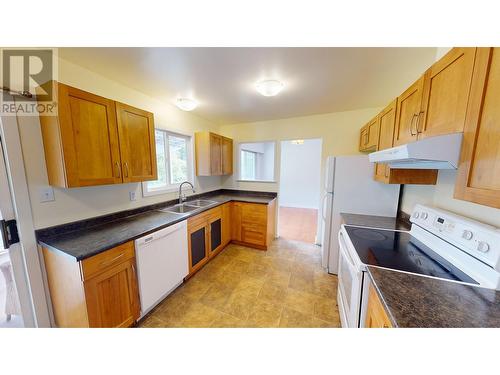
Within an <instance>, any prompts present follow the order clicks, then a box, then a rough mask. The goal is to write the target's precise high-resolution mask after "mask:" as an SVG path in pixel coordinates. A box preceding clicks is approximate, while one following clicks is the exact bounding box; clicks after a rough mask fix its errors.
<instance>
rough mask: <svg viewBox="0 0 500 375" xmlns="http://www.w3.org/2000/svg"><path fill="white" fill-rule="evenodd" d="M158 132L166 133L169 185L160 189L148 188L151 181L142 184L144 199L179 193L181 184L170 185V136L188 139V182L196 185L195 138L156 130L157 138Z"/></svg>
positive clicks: (166, 166) (164, 130)
mask: <svg viewBox="0 0 500 375" xmlns="http://www.w3.org/2000/svg"><path fill="white" fill-rule="evenodd" d="M156 131H161V132H163V133H164V136H165V138H164V141H165V154H166V155H165V164H166V165H165V168H166V171H167V185H165V186H162V187H158V188H150V187H149V186H148V183H149V182H151V181H144V182H143V183H142V195H143V196H144V197H149V196H153V195H160V194H166V193H171V192H174V191H177V190H178V189H179V186H180V183H179V184H171V183H170V176H171V171H170V162H169V158H170V149H169V143H168V142H167V137H168V136H174V137H179V138H184V139H186V144H187V165H188V168H187V174H188V176H187V181H189V182H191V183H192V184H193V185H194V181H193V179H194V178H193V176H194V173H193V136H192V135H190V134H182V133H177V132H173V131H170V130H166V129H160V128H155V137H156Z"/></svg>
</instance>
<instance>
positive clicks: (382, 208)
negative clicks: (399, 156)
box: [321, 155, 400, 275]
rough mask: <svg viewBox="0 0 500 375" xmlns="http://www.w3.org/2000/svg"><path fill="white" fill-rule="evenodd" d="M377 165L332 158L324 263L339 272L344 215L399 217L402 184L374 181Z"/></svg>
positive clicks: (357, 158) (327, 187)
mask: <svg viewBox="0 0 500 375" xmlns="http://www.w3.org/2000/svg"><path fill="white" fill-rule="evenodd" d="M374 169H375V164H373V163H370V162H369V161H368V156H367V155H356V156H329V157H328V159H327V164H326V176H325V182H324V191H323V193H324V196H323V205H322V207H321V211H322V212H321V214H322V241H321V245H322V247H321V249H322V257H323V259H322V264H323V267H324V268H326V269H327V270H328V272H329V273H332V274H335V275H336V274H337V273H338V261H339V243H338V240H337V236H338V232H339V230H340V225H341V218H340V213H341V212H342V213H352V214H363V215H375V216H391V217H395V216H396V214H397V210H398V201H399V189H400V185H389V184H383V183H380V182H377V181H375V180H374V179H373V174H374Z"/></svg>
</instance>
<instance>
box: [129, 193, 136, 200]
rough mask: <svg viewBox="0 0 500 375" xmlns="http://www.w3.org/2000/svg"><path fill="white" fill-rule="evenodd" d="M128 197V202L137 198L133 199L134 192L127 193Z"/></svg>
mask: <svg viewBox="0 0 500 375" xmlns="http://www.w3.org/2000/svg"><path fill="white" fill-rule="evenodd" d="M128 196H129V198H130V201H135V200H137V198H136V197H135V191H129V193H128Z"/></svg>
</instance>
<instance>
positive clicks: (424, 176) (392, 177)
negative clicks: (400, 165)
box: [373, 99, 438, 185]
mask: <svg viewBox="0 0 500 375" xmlns="http://www.w3.org/2000/svg"><path fill="white" fill-rule="evenodd" d="M396 111H397V99H395V100H393V101H392V102H391V103H390V104H389V105H388V106H387V107H385V108H384V109H383V110H382V112H380V114H379V115H378V122H379V128H380V135H379V140H378V147H377V150H384V149H387V148H391V147H392V145H393V135H394V129H395V124H396ZM437 175H438V172H437V170H435V169H391V168H389V166H388V165H387V164H381V163H376V164H375V173H374V176H373V179H374V180H375V181H378V182H383V183H385V184H413V185H435V184H436V182H437Z"/></svg>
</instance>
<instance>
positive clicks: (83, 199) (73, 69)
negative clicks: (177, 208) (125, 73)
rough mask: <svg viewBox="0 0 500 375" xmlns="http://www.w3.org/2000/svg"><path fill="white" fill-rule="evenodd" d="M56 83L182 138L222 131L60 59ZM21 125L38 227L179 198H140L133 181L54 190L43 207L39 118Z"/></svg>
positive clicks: (209, 184) (205, 186)
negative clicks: (132, 111) (146, 117)
mask: <svg viewBox="0 0 500 375" xmlns="http://www.w3.org/2000/svg"><path fill="white" fill-rule="evenodd" d="M58 79H59V81H61V82H63V83H67V84H69V85H71V86H75V87H78V88H80V89H83V90H87V91H90V92H93V93H96V94H98V95H102V96H105V97H109V98H112V99H115V100H117V101H121V102H124V103H127V104H130V105H133V106H136V107H138V108H142V109H145V110H148V111H151V112H153V113H154V116H155V125H156V127H159V128H163V129H169V130H173V131H177V132H180V133H184V134H193V132H194V131H199V130H214V131H217V130H218V127H217V125H216V124H214V123H212V122H210V121H207V120H204V119H202V118H200V117H198V116H196V115H194V114H191V113H187V112H183V111H180V110H178V109H177V108H176V107H174V106H172V105H170V104H168V100H167V98H165V99H164V100H163V99H160V98H151V97H148V96H146V95H144V94H142V93H140V92H138V91H135V90H133V89H131V88H129V87H125V86H123V85H120V84H118V83H116V82H113V81H110V80H108V79H107V78H105V77H103V76H100V75H98V74H95V73H93V72H91V71H89V70H86V69H84V68H81V67H79V66H77V65H74V64H72V63H69V62H67V61H64V60H59V77H58ZM18 122H19V129H20V135H21V142H22V148H23V156H24V160H25V167H26V174H27V179H28V187H29V193H30V200H31V207H32V210H33V218H34V222H35V228H43V227H47V226H51V225H56V224H61V223H65V222H70V221H74V220H79V219H84V218H89V217H93V216H98V215H104V214H107V213H111V212H116V211H121V210H126V209H131V208H136V207H140V206H144V205H148V204H153V203H156V202H160V201H165V200H169V199H173V198H176V197H177V194H176V193H175V192H174V193H168V194H162V195H157V196H152V197H142V187H141V184H139V183H133V184H122V185H109V186H98V187H86V188H75V189H57V188H56V189H54V193H55V201H53V202H45V203H40V200H39V194H40V188H43V187H47V186H48V179H47V171H46V166H45V159H44V157H43V155H44V153H43V143H42V137H41V131H40V123H39V120H38V117H19V118H18ZM195 185H196V188H197V191H208V190H214V189H218V188H219V187H220V177H200V178H196V179H195ZM130 191H135V192H136V197H137V200H136V201H133V202H131V201H130V199H129V192H130Z"/></svg>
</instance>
